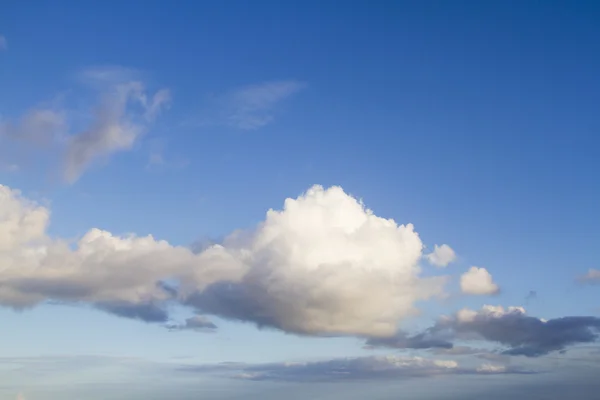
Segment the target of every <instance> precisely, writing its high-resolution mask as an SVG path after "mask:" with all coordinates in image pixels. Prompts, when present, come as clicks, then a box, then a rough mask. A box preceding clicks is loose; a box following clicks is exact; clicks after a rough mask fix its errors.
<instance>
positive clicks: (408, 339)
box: [366, 332, 453, 349]
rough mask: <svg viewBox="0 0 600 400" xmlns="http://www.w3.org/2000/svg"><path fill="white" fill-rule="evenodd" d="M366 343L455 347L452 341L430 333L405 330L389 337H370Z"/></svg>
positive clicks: (393, 346)
mask: <svg viewBox="0 0 600 400" xmlns="http://www.w3.org/2000/svg"><path fill="white" fill-rule="evenodd" d="M366 344H367V346H372V347H389V348H395V349H431V348H441V349H452V347H453V344H452V342H449V341H447V340H444V339H441V338H438V337H434V336H432V335H430V334H429V333H419V334H417V335H414V336H408V335H407V334H405V333H403V332H401V333H399V334H398V335H396V336H393V337H389V338H370V339H368V340H367V343H366Z"/></svg>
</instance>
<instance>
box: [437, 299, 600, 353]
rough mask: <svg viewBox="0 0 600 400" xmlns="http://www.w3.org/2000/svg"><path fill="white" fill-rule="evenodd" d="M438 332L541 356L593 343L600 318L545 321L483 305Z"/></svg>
mask: <svg viewBox="0 0 600 400" xmlns="http://www.w3.org/2000/svg"><path fill="white" fill-rule="evenodd" d="M435 330H436V331H438V332H439V331H444V330H449V331H451V332H452V334H453V336H454V337H455V338H459V339H466V340H468V339H482V340H487V341H490V342H495V343H498V344H500V345H502V346H505V347H506V349H505V350H504V351H503V353H504V354H507V355H523V356H528V357H538V356H542V355H545V354H548V353H550V352H553V351H562V350H564V349H566V348H567V347H568V346H570V345H574V344H579V343H592V342H595V341H596V340H597V339H598V338H599V337H600V318H596V317H563V318H556V319H550V320H543V319H540V318H535V317H531V316H528V315H526V313H525V309H523V308H522V307H509V308H508V309H505V308H503V307H501V306H484V307H483V308H482V309H481V310H479V311H474V310H469V309H463V310H461V311H459V312H458V313H457V314H456V315H455V316H453V317H450V318H445V319H442V320H441V321H440V322H439V323H438V324H437V326H436V327H435Z"/></svg>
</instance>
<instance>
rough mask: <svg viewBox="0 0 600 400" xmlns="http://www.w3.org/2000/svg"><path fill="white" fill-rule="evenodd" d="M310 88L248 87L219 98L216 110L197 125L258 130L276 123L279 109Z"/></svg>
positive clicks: (287, 84) (288, 83)
mask: <svg viewBox="0 0 600 400" xmlns="http://www.w3.org/2000/svg"><path fill="white" fill-rule="evenodd" d="M305 86H306V85H305V84H304V83H302V82H299V81H294V80H285V81H272V82H264V83H260V84H255V85H248V86H244V87H241V88H239V89H236V90H234V91H231V92H229V93H226V94H224V95H220V96H217V97H216V98H215V99H213V100H214V104H213V105H212V107H209V109H208V110H207V111H205V113H204V115H203V116H202V117H201V118H200V119H199V120H198V121H196V122H195V123H192V124H199V125H224V126H229V127H232V128H236V129H241V130H256V129H259V128H262V127H264V126H266V125H269V124H270V123H272V122H273V121H274V119H275V114H276V111H277V108H278V106H279V105H280V104H281V103H282V102H283V101H284V100H286V99H288V98H289V97H291V96H293V95H294V94H296V93H298V92H299V91H301V90H302V89H303V88H304V87H305Z"/></svg>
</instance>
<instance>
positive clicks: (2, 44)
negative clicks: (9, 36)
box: [0, 35, 8, 51]
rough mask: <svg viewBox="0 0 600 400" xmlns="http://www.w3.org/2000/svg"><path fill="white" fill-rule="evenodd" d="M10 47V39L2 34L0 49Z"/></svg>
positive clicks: (0, 36)
mask: <svg viewBox="0 0 600 400" xmlns="http://www.w3.org/2000/svg"><path fill="white" fill-rule="evenodd" d="M6 49H8V41H7V40H6V37H5V36H2V35H0V51H2V50H6Z"/></svg>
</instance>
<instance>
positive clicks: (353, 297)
mask: <svg viewBox="0 0 600 400" xmlns="http://www.w3.org/2000/svg"><path fill="white" fill-rule="evenodd" d="M225 247H226V248H228V249H229V252H230V253H231V254H235V255H236V258H237V259H238V260H239V262H240V264H242V265H244V266H245V268H246V272H245V273H244V275H243V277H242V279H241V280H240V281H238V282H232V283H228V284H226V285H224V284H219V285H214V286H212V287H210V288H208V289H207V290H205V291H204V292H203V293H198V294H190V295H189V299H188V302H189V303H190V304H191V305H194V306H196V307H198V308H199V309H200V310H203V311H205V312H213V313H216V314H220V315H223V316H226V317H229V318H235V319H240V320H249V321H253V322H256V323H258V324H259V325H270V326H276V327H278V328H281V329H283V330H285V331H288V332H295V333H300V334H355V335H371V336H386V335H392V334H393V333H394V332H395V331H396V326H397V324H398V322H399V321H400V320H402V319H403V318H405V317H408V316H410V315H414V313H415V312H416V309H415V302H416V301H417V300H420V299H427V298H429V297H431V296H433V295H438V294H440V293H441V292H442V286H443V284H444V283H445V279H444V278H427V279H426V278H420V277H419V272H420V271H419V267H418V262H419V259H420V258H421V256H422V248H423V245H422V242H421V240H420V238H419V236H418V234H417V233H416V232H415V231H414V228H413V226H412V225H411V224H408V225H398V224H396V222H395V221H393V220H388V219H383V218H380V217H377V216H376V215H374V214H373V213H372V211H370V210H368V209H366V208H365V207H364V206H363V205H362V204H361V203H360V202H359V201H357V200H356V199H354V198H352V197H351V196H349V195H347V194H346V193H345V192H344V191H343V190H342V189H341V188H339V187H332V188H329V189H327V190H325V189H323V188H322V187H320V186H314V187H312V188H311V189H310V190H308V191H307V192H306V193H305V194H304V195H302V196H300V197H299V198H297V199H287V200H286V201H285V206H284V209H283V210H281V211H275V210H270V211H269V212H268V213H267V218H266V220H265V221H264V222H263V223H262V224H261V225H260V226H259V228H258V229H257V230H256V231H254V232H252V233H251V234H249V235H247V236H245V237H242V238H240V239H239V240H236V238H233V240H230V241H229V243H227V241H226V244H225Z"/></svg>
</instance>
